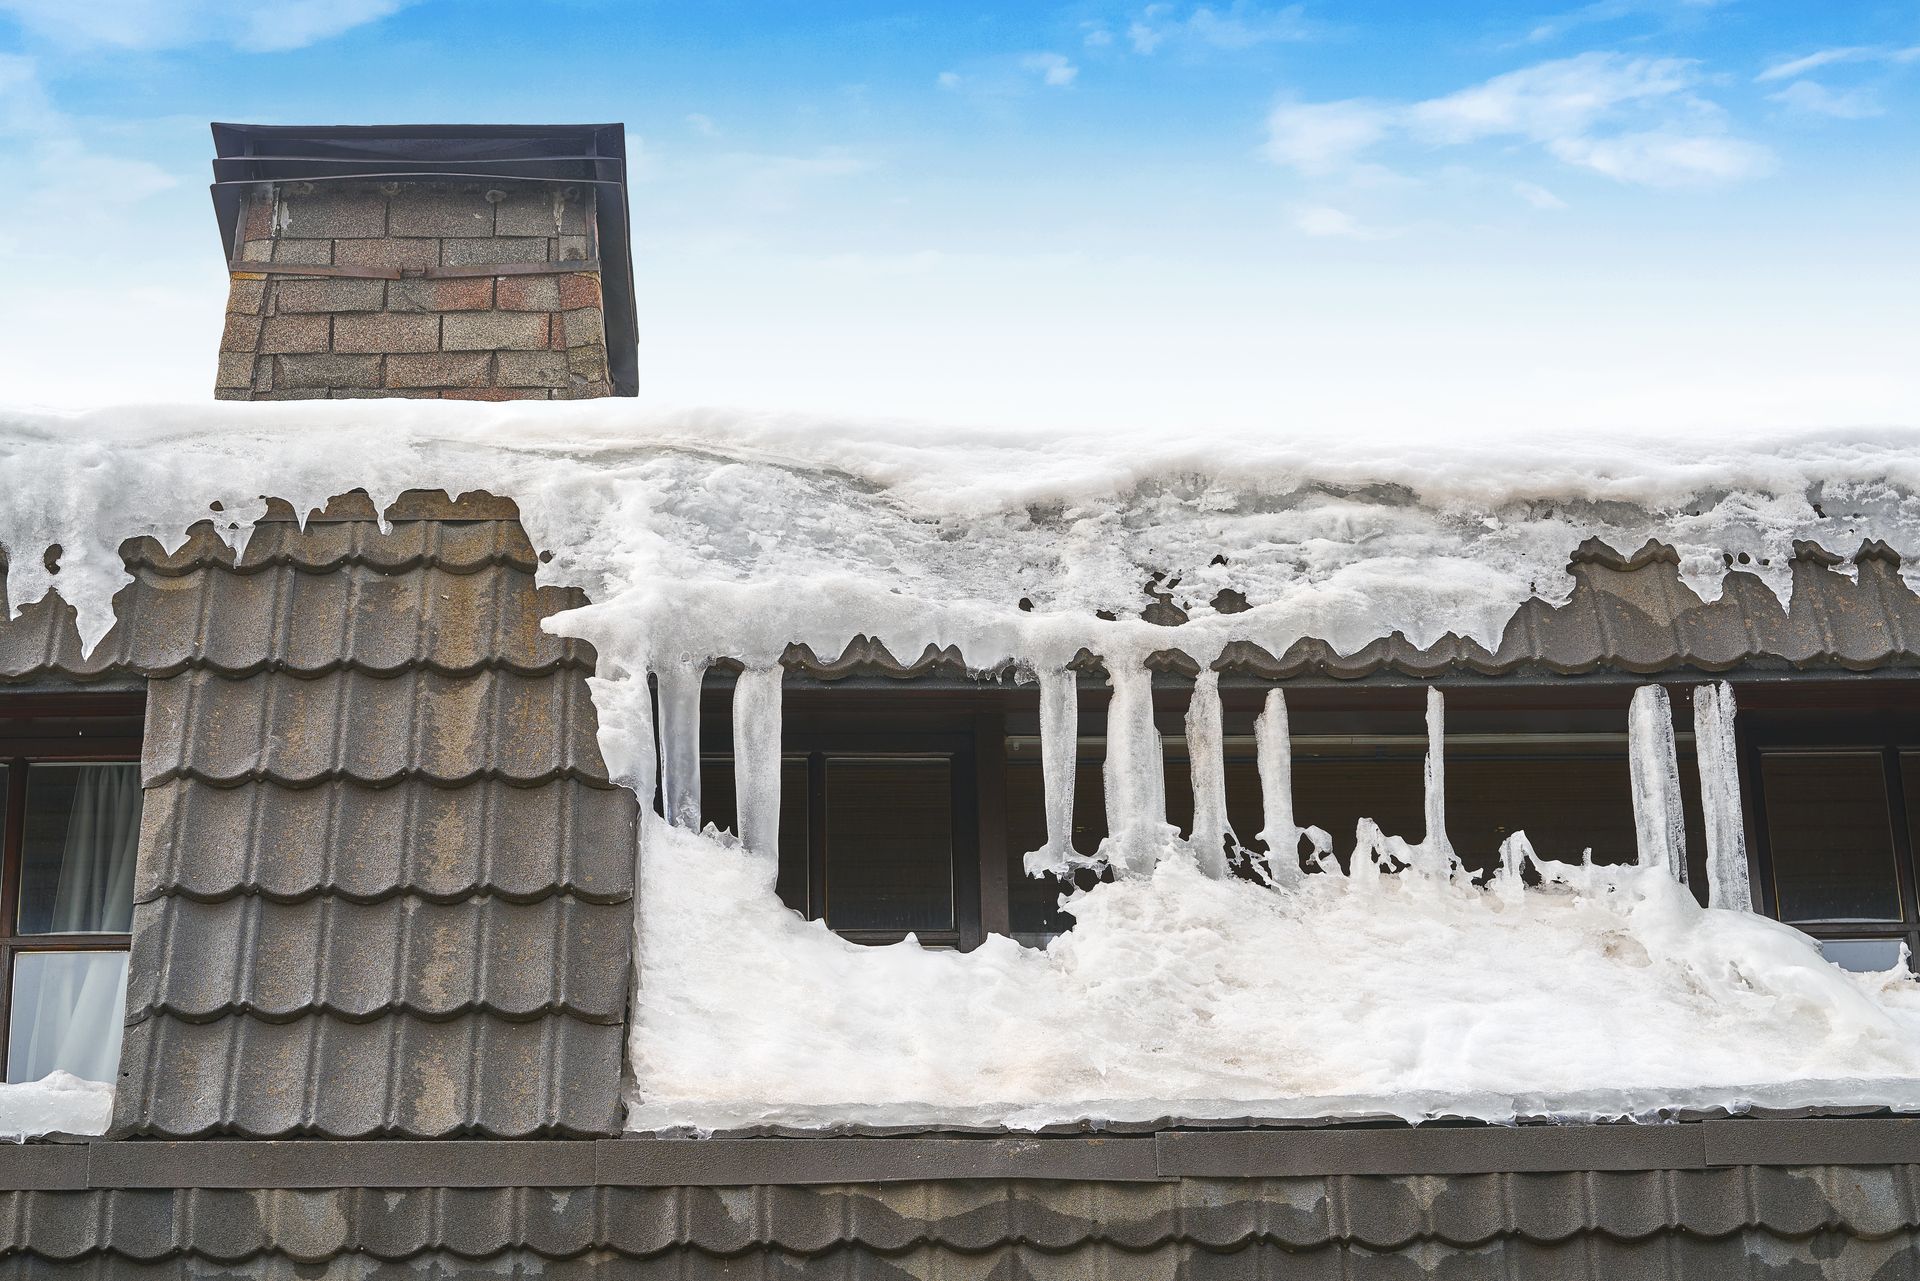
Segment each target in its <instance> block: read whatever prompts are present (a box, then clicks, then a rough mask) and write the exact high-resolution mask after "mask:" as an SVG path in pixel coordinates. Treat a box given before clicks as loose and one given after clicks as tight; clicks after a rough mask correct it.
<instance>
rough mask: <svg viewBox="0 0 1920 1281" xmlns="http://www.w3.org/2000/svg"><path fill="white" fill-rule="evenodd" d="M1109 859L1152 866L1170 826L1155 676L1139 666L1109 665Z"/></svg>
mask: <svg viewBox="0 0 1920 1281" xmlns="http://www.w3.org/2000/svg"><path fill="white" fill-rule="evenodd" d="M1107 680H1108V683H1109V684H1111V685H1112V686H1113V700H1112V702H1110V703H1108V704H1107V759H1106V761H1105V763H1104V766H1103V768H1102V773H1101V781H1102V782H1103V783H1104V784H1105V785H1106V793H1107V797H1106V799H1107V833H1108V835H1107V843H1108V845H1109V847H1110V848H1109V850H1108V853H1107V861H1108V862H1109V863H1113V864H1114V865H1115V866H1116V869H1117V870H1118V871H1121V872H1125V873H1132V874H1135V875H1144V874H1145V873H1147V872H1150V871H1152V870H1153V865H1154V863H1155V861H1156V860H1157V859H1158V856H1159V852H1160V847H1161V845H1162V842H1163V840H1164V837H1165V835H1166V829H1167V776H1166V765H1165V763H1164V762H1163V760H1162V757H1161V754H1160V731H1159V730H1157V729H1155V728H1154V725H1153V675H1152V673H1150V672H1148V671H1147V669H1146V668H1145V667H1144V666H1142V665H1139V664H1134V663H1127V662H1124V661H1120V660H1115V661H1112V662H1109V663H1108V665H1107Z"/></svg>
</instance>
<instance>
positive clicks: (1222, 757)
mask: <svg viewBox="0 0 1920 1281" xmlns="http://www.w3.org/2000/svg"><path fill="white" fill-rule="evenodd" d="M1276 692H1277V691H1276ZM1187 768H1188V770H1189V772H1190V773H1191V774H1192V776H1193V848H1194V854H1195V857H1196V858H1197V859H1198V861H1199V863H1200V870H1201V871H1203V872H1205V873H1206V874H1207V875H1208V876H1211V877H1215V878H1219V877H1224V876H1225V875H1226V874H1227V843H1228V842H1229V841H1231V840H1232V839H1233V828H1232V826H1231V825H1230V824H1229V823H1228V822H1227V762H1226V744H1225V742H1224V740H1223V738H1222V735H1221V730H1220V673H1219V672H1216V671H1214V670H1213V669H1212V668H1207V669H1206V670H1204V671H1202V672H1201V673H1200V675H1198V676H1197V677H1195V678H1194V681H1193V700H1192V701H1191V702H1190V703H1188V704H1187Z"/></svg>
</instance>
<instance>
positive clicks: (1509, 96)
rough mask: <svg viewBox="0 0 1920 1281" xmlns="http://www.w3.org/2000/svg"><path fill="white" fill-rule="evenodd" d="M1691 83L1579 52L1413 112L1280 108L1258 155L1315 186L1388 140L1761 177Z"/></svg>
mask: <svg viewBox="0 0 1920 1281" xmlns="http://www.w3.org/2000/svg"><path fill="white" fill-rule="evenodd" d="M1701 83H1702V77H1701V75H1700V73H1699V71H1698V69H1697V67H1696V65H1695V64H1694V63H1692V62H1690V61H1687V60H1685V59H1679V58H1629V57H1626V56H1624V55H1621V54H1617V53H1584V54H1580V55H1579V56H1577V57H1572V58H1558V59H1554V60H1552V61H1549V62H1542V63H1538V64H1536V65H1534V66H1531V67H1523V68H1520V69H1519V70H1516V71H1509V72H1506V73H1504V74H1502V75H1498V76H1494V77H1493V78H1491V79H1489V80H1486V81H1483V82H1482V83H1480V84H1477V85H1471V86H1469V87H1467V88H1465V89H1461V90H1457V91H1456V92H1453V93H1450V94H1444V95H1442V96H1440V97H1437V98H1429V99H1426V100H1424V101H1421V102H1413V103H1382V102H1373V101H1366V100H1360V99H1349V100H1346V101H1341V102H1323V103H1299V102H1283V103H1281V104H1280V105H1279V106H1277V107H1275V108H1274V109H1273V112H1272V113H1271V114H1270V115H1269V116H1268V118H1267V146H1266V151H1267V155H1268V157H1269V158H1270V159H1272V160H1273V161H1275V162H1276V163H1279V164H1283V165H1288V166H1290V167H1292V168H1294V169H1297V170H1299V171H1300V172H1301V173H1304V174H1308V175H1324V174H1331V173H1339V172H1342V171H1345V170H1347V169H1349V168H1350V167H1351V166H1354V165H1355V164H1356V163H1357V161H1358V160H1359V158H1360V156H1361V154H1362V153H1364V152H1365V151H1367V150H1369V149H1370V148H1372V147H1374V146H1376V145H1378V144H1380V143H1382V142H1385V141H1388V140H1389V139H1393V138H1401V139H1405V140H1408V141H1412V142H1415V143H1421V144H1425V145H1427V146H1429V147H1436V148H1437V147H1454V146H1462V145H1466V144H1469V143H1474V142H1482V141H1488V140H1499V139H1515V140H1520V141H1524V142H1531V143H1535V144H1537V145H1539V146H1541V147H1543V148H1545V149H1546V151H1547V153H1548V154H1549V155H1551V156H1553V157H1554V158H1555V159H1557V160H1559V161H1561V162H1562V163H1563V164H1569V165H1574V166H1576V167H1580V168H1585V169H1591V170H1593V171H1594V172H1596V173H1602V174H1605V175H1607V176H1608V177H1610V178H1614V179H1617V180H1619V181H1622V182H1634V183H1642V184H1646V185H1649V186H1677V185H1684V184H1688V183H1699V182H1713V181H1732V180H1734V179H1738V178H1747V177H1753V176H1755V175H1757V174H1761V173H1765V172H1767V171H1768V170H1769V169H1770V168H1771V167H1772V153H1771V152H1769V151H1768V150H1767V149H1766V148H1765V147H1762V146H1760V145H1759V144H1758V143H1753V142H1748V141H1745V140H1743V139H1740V138H1736V137H1732V136H1730V135H1729V134H1728V133H1727V131H1726V128H1725V124H1724V119H1723V113H1722V112H1721V111H1720V109H1719V108H1718V107H1716V106H1714V105H1713V104H1712V103H1711V102H1708V101H1706V100H1704V99H1702V98H1701V97H1700V96H1698V94H1697V92H1696V90H1697V89H1698V88H1699V87H1700V85H1701Z"/></svg>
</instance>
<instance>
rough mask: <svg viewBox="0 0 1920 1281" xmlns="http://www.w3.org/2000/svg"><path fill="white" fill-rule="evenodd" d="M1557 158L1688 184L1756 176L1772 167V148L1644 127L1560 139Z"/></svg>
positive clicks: (1647, 181) (1628, 176)
mask: <svg viewBox="0 0 1920 1281" xmlns="http://www.w3.org/2000/svg"><path fill="white" fill-rule="evenodd" d="M1548 150H1549V151H1551V152H1552V153H1553V154H1554V155H1555V156H1556V157H1558V158H1559V159H1561V160H1563V161H1565V162H1566V163H1567V164H1570V165H1579V166H1581V167H1583V168H1587V169H1591V170H1593V171H1594V172H1595V173H1602V174H1605V175H1606V176H1607V177H1609V178H1616V179H1618V180H1619V181H1621V182H1633V183H1639V184H1640V185H1642V186H1647V187H1690V186H1698V185H1701V184H1706V183H1715V182H1735V181H1738V180H1740V179H1742V178H1758V177H1760V176H1762V175H1763V174H1768V173H1771V172H1772V171H1773V167H1774V159H1773V153H1772V152H1771V151H1768V150H1767V149H1766V148H1765V147H1762V146H1760V145H1759V144H1757V143H1752V142H1747V141H1745V140H1744V139H1740V138H1728V137H1723V136H1718V135H1713V134H1697V133H1696V134H1689V133H1670V132H1667V131H1665V130H1661V129H1647V130H1642V131H1640V132H1638V133H1623V134H1616V135H1614V136H1613V137H1610V138H1561V139H1556V140H1555V141H1554V142H1553V143H1552V144H1551V145H1550V146H1549V147H1548Z"/></svg>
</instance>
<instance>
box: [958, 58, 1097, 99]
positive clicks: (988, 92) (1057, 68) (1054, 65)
mask: <svg viewBox="0 0 1920 1281" xmlns="http://www.w3.org/2000/svg"><path fill="white" fill-rule="evenodd" d="M1079 76H1080V68H1079V67H1077V66H1075V65H1074V63H1073V60H1072V59H1070V58H1068V57H1067V56H1066V55H1065V54H1060V53H1054V52H1052V51H1050V50H1039V51H1036V52H1034V53H1022V54H1015V55H1012V56H1009V57H1000V58H989V59H986V60H984V61H982V62H979V63H976V64H973V65H971V66H969V67H967V68H966V69H965V70H957V69H956V70H948V71H942V72H941V73H940V74H939V76H938V77H936V80H935V83H937V84H938V85H939V86H940V87H941V88H942V89H945V90H947V91H948V92H950V93H960V94H965V95H966V96H967V97H969V98H973V99H975V100H976V101H979V102H982V103H991V104H999V105H1004V104H1006V103H1007V102H1008V101H1009V100H1010V99H1014V98H1018V97H1021V96H1022V95H1024V94H1027V93H1029V92H1031V91H1032V90H1033V89H1034V87H1035V86H1045V87H1047V88H1050V89H1065V88H1066V87H1068V86H1069V85H1071V84H1072V83H1073V82H1074V81H1075V80H1076V79H1078V78H1079Z"/></svg>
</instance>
